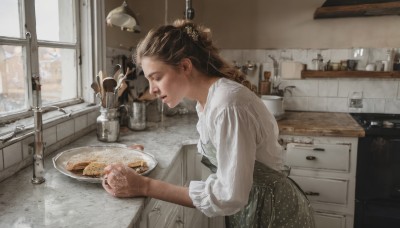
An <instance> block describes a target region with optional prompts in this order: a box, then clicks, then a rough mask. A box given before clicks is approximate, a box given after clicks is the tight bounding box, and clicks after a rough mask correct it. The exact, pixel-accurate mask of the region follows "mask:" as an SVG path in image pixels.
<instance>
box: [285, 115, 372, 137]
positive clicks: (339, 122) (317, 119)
mask: <svg viewBox="0 0 400 228" xmlns="http://www.w3.org/2000/svg"><path fill="white" fill-rule="evenodd" d="M278 125H279V133H280V134H281V135H306V136H334V137H364V136H365V132H364V129H363V128H362V127H361V126H360V125H359V124H358V123H357V121H355V120H354V119H353V117H351V115H350V114H348V113H339V112H286V113H285V117H284V118H283V119H281V120H279V121H278Z"/></svg>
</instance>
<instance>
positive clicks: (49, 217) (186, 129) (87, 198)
mask: <svg viewBox="0 0 400 228" xmlns="http://www.w3.org/2000/svg"><path fill="white" fill-rule="evenodd" d="M196 123H197V115H183V116H175V117H165V118H164V121H163V122H162V123H161V122H160V123H152V124H149V126H148V128H147V129H146V130H144V131H131V130H129V129H126V128H121V134H120V139H119V141H118V142H117V143H115V144H117V145H121V144H123V145H131V144H142V145H144V147H145V152H147V153H150V154H153V155H154V156H155V157H156V159H157V161H158V165H157V167H156V168H155V169H154V170H153V171H152V172H151V173H150V174H149V176H151V177H153V178H157V179H163V178H164V177H165V175H166V174H167V172H168V169H169V166H170V164H172V162H173V161H174V159H175V158H176V157H177V155H178V153H179V152H180V151H181V148H182V146H184V145H190V144H196V143H197V140H198V133H197V131H196V126H195V125H196ZM278 124H279V128H280V131H281V134H296V135H318V136H361V135H362V133H363V130H362V128H361V127H359V126H358V125H357V123H356V122H355V121H354V122H353V121H352V118H351V116H350V115H349V114H346V113H314V112H288V113H287V115H286V118H285V119H283V120H280V121H279V122H278ZM89 145H92V146H93V145H107V146H109V145H113V143H102V142H99V141H98V140H97V137H96V133H95V132H91V133H89V134H88V135H86V136H84V137H82V138H80V139H79V140H77V141H75V142H73V143H71V144H69V145H68V146H65V147H63V148H60V149H59V150H58V151H56V152H54V153H52V154H51V155H49V156H47V157H46V159H45V169H46V171H45V172H46V173H45V178H46V182H45V183H43V184H40V185H33V184H31V183H30V179H31V178H32V166H30V167H28V168H26V169H24V170H21V171H20V172H18V173H17V174H15V175H14V176H12V177H11V178H8V179H6V180H4V181H3V182H1V183H0V227H51V228H53V227H108V228H109V227H118V228H120V227H130V226H132V225H133V224H134V223H136V221H137V220H138V218H139V215H140V212H141V210H142V209H143V207H144V205H145V203H146V201H145V198H129V199H119V198H115V197H112V196H111V195H109V194H108V193H106V191H105V190H104V189H103V188H102V186H101V184H93V183H87V182H82V181H78V180H75V179H73V178H70V177H67V176H65V175H63V174H62V173H60V172H58V171H57V170H56V169H55V168H54V167H53V164H52V160H51V159H52V158H53V157H54V156H56V155H57V154H58V153H59V152H62V151H64V150H67V149H71V148H75V147H82V146H89Z"/></svg>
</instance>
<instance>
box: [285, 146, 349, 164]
mask: <svg viewBox="0 0 400 228" xmlns="http://www.w3.org/2000/svg"><path fill="white" fill-rule="evenodd" d="M286 160H287V164H288V165H289V166H291V167H303V168H312V169H327V170H338V171H349V166H350V165H349V164H350V145H336V144H300V143H288V144H287V158H286Z"/></svg>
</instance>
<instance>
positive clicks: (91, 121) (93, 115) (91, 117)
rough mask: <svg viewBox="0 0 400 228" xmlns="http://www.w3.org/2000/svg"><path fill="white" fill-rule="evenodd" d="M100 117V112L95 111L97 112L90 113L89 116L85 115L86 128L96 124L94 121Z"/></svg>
mask: <svg viewBox="0 0 400 228" xmlns="http://www.w3.org/2000/svg"><path fill="white" fill-rule="evenodd" d="M99 115H100V111H97V112H91V113H89V114H87V116H88V117H87V120H88V121H87V124H88V126H90V125H92V124H95V123H96V120H97V117H98V116H99Z"/></svg>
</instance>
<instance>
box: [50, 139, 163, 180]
mask: <svg viewBox="0 0 400 228" xmlns="http://www.w3.org/2000/svg"><path fill="white" fill-rule="evenodd" d="M95 151H96V152H100V153H101V152H102V151H104V152H105V153H110V152H112V153H114V152H115V153H124V154H127V155H128V156H129V157H130V156H131V155H132V158H137V159H143V160H145V161H146V162H147V166H148V167H149V169H148V170H147V171H146V172H144V173H142V174H141V175H147V174H148V173H150V172H151V171H152V170H153V169H154V168H155V167H156V166H157V160H156V159H155V158H154V156H153V155H151V154H148V153H145V152H142V151H139V150H134V149H129V148H125V147H115V146H87V147H77V148H73V149H69V150H66V151H63V152H61V153H59V154H57V155H56V156H55V157H53V165H54V168H56V169H57V170H58V171H60V172H61V173H62V174H64V175H67V176H69V177H72V178H75V179H77V180H80V181H86V182H90V183H101V178H100V177H87V176H83V175H80V174H77V173H73V172H71V171H68V170H67V169H66V165H67V162H68V161H69V159H70V158H71V157H72V156H74V155H76V154H84V153H91V152H95Z"/></svg>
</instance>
